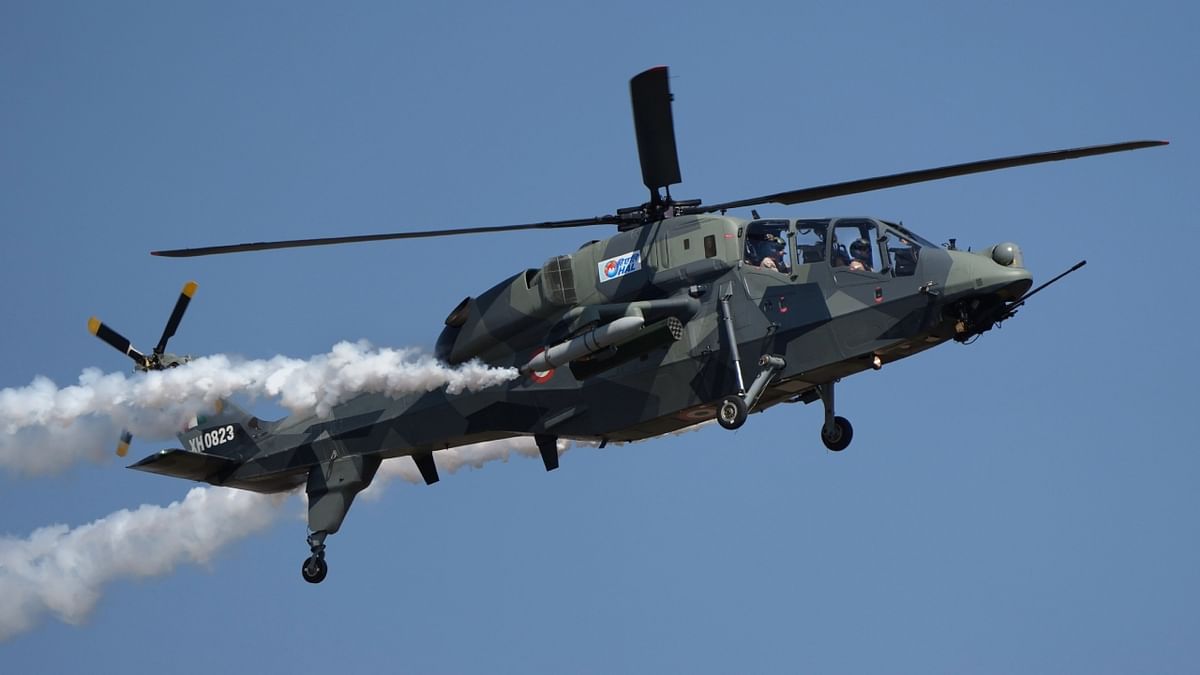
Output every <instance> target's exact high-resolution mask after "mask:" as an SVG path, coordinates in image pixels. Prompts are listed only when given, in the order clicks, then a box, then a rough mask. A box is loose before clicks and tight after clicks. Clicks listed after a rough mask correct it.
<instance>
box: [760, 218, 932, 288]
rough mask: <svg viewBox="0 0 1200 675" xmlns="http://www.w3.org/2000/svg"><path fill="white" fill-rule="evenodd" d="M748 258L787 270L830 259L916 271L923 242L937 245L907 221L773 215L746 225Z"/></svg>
mask: <svg viewBox="0 0 1200 675" xmlns="http://www.w3.org/2000/svg"><path fill="white" fill-rule="evenodd" d="M744 241H745V255H744V258H743V260H744V262H745V263H746V264H748V265H753V266H755V267H760V268H763V269H770V270H775V271H778V272H783V273H787V272H790V271H791V269H792V266H793V264H795V265H811V264H817V263H825V264H828V265H830V266H832V267H844V268H848V269H849V270H851V271H855V272H873V273H878V274H883V273H888V274H891V275H893V276H911V275H912V274H914V273H915V272H916V268H917V260H918V259H919V257H920V252H921V249H922V248H936V245H935V244H932V243H930V242H929V241H927V240H925V239H922V238H921V237H920V236H918V235H916V234H915V233H913V232H911V231H910V230H908V229H907V228H905V227H904V226H903V225H899V224H897V223H889V222H886V221H879V220H875V219H872V218H811V219H800V220H794V221H793V220H784V219H769V220H755V221H751V222H750V223H749V224H747V226H746V235H745V240H744Z"/></svg>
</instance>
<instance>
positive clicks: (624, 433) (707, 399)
mask: <svg viewBox="0 0 1200 675" xmlns="http://www.w3.org/2000/svg"><path fill="white" fill-rule="evenodd" d="M630 94H631V99H632V104H633V118H634V129H635V136H636V139H637V147H638V154H639V158H640V162H641V170H642V179H643V183H644V184H645V186H646V188H647V189H648V190H649V192H650V198H649V200H648V201H646V202H644V203H642V204H640V205H638V206H634V207H629V208H622V209H618V210H617V211H616V212H615V213H612V214H608V215H602V216H595V217H591V218H581V219H573V220H559V221H546V222H536V223H525V224H518V225H503V226H483V227H462V228H456V229H444V230H430V231H410V232H395V233H387V234H373V235H358V236H339V237H328V238H320V239H296V240H286V241H272V242H254V243H244V244H235V245H222V246H209V247H204V248H190V249H175V250H160V251H153V252H152V253H153V255H157V256H167V257H190V256H204V255H214V254H227V253H236V252H246V251H263V250H270V249H284V248H295V247H305V246H322V245H329V244H344V243H355V242H372V241H384V240H393V239H409V238H420V237H440V236H451V235H466V234H473V233H484V232H511V231H517V230H534V229H561V228H573V227H583V226H598V225H609V226H616V228H617V232H616V234H614V235H613V236H610V237H609V238H607V239H603V240H597V241H591V242H589V243H586V244H584V245H583V246H582V247H581V248H580V249H579V250H577V251H575V252H573V253H569V254H564V255H559V256H554V257H552V258H550V259H549V260H547V261H546V262H545V264H543V265H542V266H541V267H540V268H531V269H526V270H523V271H520V272H517V273H516V274H514V275H513V276H511V277H509V278H507V279H505V280H503V281H501V282H500V283H498V284H496V285H495V286H493V287H491V288H490V289H488V290H486V291H484V292H483V293H480V294H478V295H475V296H469V297H467V298H465V299H463V300H462V302H460V303H458V305H457V306H455V307H454V308H453V309H452V310H451V311H450V312H449V313H448V315H447V316H446V318H445V322H444V324H445V325H444V327H443V329H442V331H441V334H440V336H439V337H438V338H437V342H436V347H435V353H436V356H437V358H438V359H440V360H442V361H444V362H446V363H448V364H451V365H454V364H462V363H465V362H468V361H471V360H479V361H482V362H484V363H486V364H488V365H491V366H496V367H509V368H515V369H516V370H517V371H518V372H519V377H517V378H516V379H513V380H512V381H510V382H508V383H506V384H504V385H497V386H494V387H491V388H487V389H482V390H479V391H474V392H470V391H465V392H462V393H457V394H450V393H448V392H447V391H444V390H438V391H431V392H426V393H420V394H413V395H409V396H404V397H400V398H389V397H387V396H384V395H380V394H363V395H360V396H358V397H356V398H353V399H351V400H349V401H347V402H345V403H343V404H341V405H338V406H336V407H335V408H333V410H332V413H331V414H330V415H329V416H328V417H316V416H294V417H289V418H285V419H280V420H275V421H266V420H260V419H258V418H256V417H254V416H252V415H250V414H249V413H247V412H245V411H243V410H241V409H239V408H238V407H237V406H236V405H234V404H232V403H230V402H223V405H222V406H220V408H219V409H218V411H217V413H216V414H215V415H213V416H209V417H207V418H205V419H204V420H203V421H202V422H199V423H197V424H196V425H195V426H193V427H192V428H189V429H187V430H185V431H184V432H183V433H181V434H179V440H180V442H181V444H182V447H181V448H176V449H167V450H162V451H161V452H158V453H155V454H153V455H150V456H149V457H146V458H145V459H142V460H141V461H139V462H136V463H135V464H133V465H131V467H130V468H133V469H138V470H141V471H148V472H151V473H158V474H163V475H167V476H174V477H179V478H186V479H190V480H194V481H202V482H206V483H211V484H213V485H224V486H229V487H234V488H240V489H245V490H253V491H257V492H268V493H270V492H281V491H286V490H293V489H296V488H298V487H300V486H304V489H305V491H306V492H307V494H308V530H309V534H308V542H307V543H308V545H309V557H308V558H307V559H305V561H304V562H303V565H302V566H301V573H302V575H303V578H304V579H305V580H306V581H308V582H311V583H319V582H320V581H322V580H323V579H324V578H325V576H326V574H327V572H328V565H327V563H326V560H325V541H326V537H327V536H328V535H330V534H333V533H336V532H337V531H338V529H339V528H340V527H341V524H342V522H343V520H344V518H345V517H346V514H347V511H348V510H349V508H350V506H351V504H352V502H353V500H354V498H355V495H357V494H358V493H359V492H360V491H361V490H363V489H364V488H366V487H367V486H368V485H369V484H370V483H371V480H372V478H373V477H374V476H375V473H376V470H377V469H378V468H379V466H380V462H381V461H382V460H384V459H387V458H392V457H400V456H405V455H407V456H409V457H411V458H412V460H413V462H414V463H415V464H416V467H417V469H418V470H419V471H420V474H421V476H422V477H423V479H424V481H425V482H426V483H427V484H433V483H436V482H437V481H438V478H439V477H438V470H437V466H436V464H435V462H434V454H435V453H436V452H438V451H439V450H442V449H445V448H451V447H455V446H460V445H465V444H470V443H478V442H483V441H490V440H496V439H503V438H511V437H516V436H527V437H528V436H532V437H533V439H534V440H535V442H536V444H537V446H538V449H539V451H540V454H541V458H542V460H543V464H544V466H545V469H546V470H547V471H550V470H553V469H556V468H557V467H558V465H559V457H558V442H559V440H560V439H571V440H581V441H589V442H595V443H598V444H599V445H600V446H601V447H603V446H604V445H605V444H606V443H609V442H623V441H637V440H641V439H646V438H650V437H654V436H659V435H662V434H666V433H670V432H674V431H678V430H680V429H684V428H687V427H690V426H693V425H696V424H699V423H702V422H706V421H709V420H712V419H714V418H715V419H716V421H717V422H718V424H719V425H720V426H722V427H724V428H725V429H731V430H732V429H737V428H739V427H741V426H742V425H743V424H745V422H746V420H747V417H748V415H749V414H750V413H751V412H759V411H763V410H766V409H768V408H771V407H774V406H776V405H780V404H784V403H804V404H809V403H815V402H820V403H821V406H822V408H823V412H824V414H823V422H822V424H821V425H820V439H821V441H822V443H823V444H824V445H825V447H826V448H828V449H829V450H831V451H841V450H844V449H845V448H846V447H848V446H849V445H850V443H851V440H852V438H853V435H854V429H853V427H852V426H851V424H850V422H849V421H848V420H847V419H846V418H845V417H843V416H841V415H838V414H837V408H836V406H835V401H836V399H835V392H836V390H837V383H838V382H839V381H840V380H842V379H843V378H846V377H848V376H850V375H854V374H856V373H860V372H863V371H866V370H870V369H879V368H881V367H883V366H884V365H886V364H888V363H891V362H893V361H898V360H900V359H903V358H907V357H909V356H912V355H914V354H918V353H920V352H923V351H925V350H927V349H930V348H931V347H936V346H938V345H940V344H943V343H946V342H950V341H957V342H969V341H971V340H972V339H973V338H975V337H977V336H979V335H980V334H982V333H984V332H986V331H988V330H990V329H991V328H992V327H994V326H996V325H997V324H999V323H1001V322H1002V321H1005V320H1007V319H1009V318H1011V317H1013V316H1014V315H1015V314H1016V313H1017V311H1018V309H1019V308H1021V307H1022V306H1023V305H1024V304H1025V303H1026V302H1027V301H1028V300H1029V298H1030V297H1032V296H1033V295H1034V294H1036V293H1038V292H1039V291H1041V290H1042V289H1043V288H1046V287H1047V286H1048V285H1050V284H1052V283H1054V282H1056V281H1058V280H1059V279H1061V278H1063V277H1064V276H1066V275H1067V274H1069V273H1071V272H1073V271H1075V270H1077V269H1079V268H1080V267H1081V266H1082V265H1083V264H1084V263H1083V262H1082V261H1081V262H1080V263H1078V264H1076V265H1075V266H1074V267H1072V268H1071V269H1069V270H1067V271H1066V272H1063V273H1062V274H1059V275H1058V276H1056V277H1054V278H1053V279H1051V280H1050V281H1048V282H1046V283H1044V284H1042V285H1041V286H1039V287H1037V288H1033V276H1032V274H1031V273H1030V271H1029V270H1027V269H1026V268H1025V267H1024V263H1023V259H1022V253H1021V250H1020V248H1019V247H1018V246H1017V245H1016V244H1014V243H1011V242H1005V243H1001V244H997V245H995V246H990V247H988V248H985V249H983V250H980V251H976V252H971V251H963V250H958V248H957V247H956V246H955V245H954V242H953V240H951V242H950V244H948V245H945V246H939V245H936V244H934V243H932V242H930V241H929V240H927V239H925V238H923V237H921V236H920V235H919V234H917V233H916V232H914V231H913V230H911V229H909V228H907V227H905V226H903V225H901V224H900V223H897V222H893V221H888V220H880V219H876V218H868V217H844V218H817V219H813V218H779V217H772V218H761V217H759V215H758V213H757V211H752V213H751V215H752V218H751V219H749V220H747V219H743V218H737V217H733V216H730V215H727V214H728V212H729V211H731V210H733V209H741V208H748V207H757V206H760V205H764V204H780V205H793V204H801V203H807V202H813V201H817V200H821V199H827V198H830V197H837V196H841V195H850V194H856V193H862V192H869V191H873V190H881V189H885V188H891V187H897V186H901V185H909V184H913V183H921V182H926V181H933V180H940V179H944V178H950V177H954V176H962V175H967V174H973V173H980V172H985V171H994V170H998V169H1005V168H1011V167H1018V166H1023V165H1030V164H1038V163H1043V162H1052V161H1059V160H1066V159H1074V158H1081V157H1088V156H1093V155H1102V154H1107V153H1115V152H1122V151H1128V150H1135V149H1140V148H1148V147H1152V146H1157V145H1165V144H1166V142H1165V141H1130V142H1123V143H1115V144H1109V145H1098V146H1091V147H1083V148H1074V149H1066V150H1055V151H1050V152H1040V153H1034V154H1026V155H1016V156H1010V157H1003V158H997V159H987V160H982V161H975V162H968V163H964V164H956V165H951V166H943V167H937V168H932V169H923V170H918V171H910V172H905V173H899V174H891V175H884V176H876V177H872V178H865V179H859V180H851V181H845V182H840V183H832V184H828V185H821V186H816V187H807V188H801V189H797V190H790V191H786V192H779V193H774V194H769V195H764V196H760V197H752V198H748V199H739V200H734V201H726V202H718V203H714V204H704V203H702V202H701V200H698V199H689V200H676V199H674V198H673V197H672V196H671V192H670V187H671V186H672V185H676V184H679V183H680V182H681V175H680V170H679V162H678V157H677V154H676V145H675V132H674V122H673V118H672V111H671V104H672V95H671V93H670V90H669V86H668V72H667V68H666V67H656V68H652V69H650V70H647V71H645V72H643V73H640V74H639V75H637V76H635V77H634V78H633V79H632V80H631V82H630ZM189 288H190V290H188V289H189ZM194 290H195V289H194V286H191V287H185V294H184V295H186V296H187V297H188V298H190V297H191V292H192V291H194ZM180 303H181V304H177V308H176V309H177V313H173V314H172V317H171V320H170V321H169V322H168V327H167V328H168V330H167V331H165V332H164V337H163V340H162V341H160V343H159V348H156V350H155V351H154V352H153V355H152V356H149V357H147V356H144V355H142V354H141V353H140V352H136V350H134V351H132V352H131V351H130V349H132V347H130V345H129V341H128V340H126V339H125V338H123V337H122V336H120V335H119V334H118V333H116V331H113V330H112V329H111V328H108V327H106V326H103V324H101V323H99V322H98V321H96V320H95V319H93V321H92V322H91V324H90V325H91V326H92V327H93V329H92V332H93V333H96V334H97V335H98V336H99V337H100V338H101V339H104V340H105V341H106V342H108V343H109V344H111V345H113V346H115V347H117V349H119V350H121V351H123V352H125V353H126V354H127V355H129V356H131V358H133V359H134V361H135V366H136V367H138V368H139V369H156V368H163V367H169V366H171V365H177V364H178V363H180V362H182V361H183V360H184V359H186V357H182V358H176V357H170V358H166V357H167V355H165V354H164V353H162V349H161V348H162V347H164V346H165V344H166V338H167V337H169V336H168V335H167V333H172V334H173V333H174V329H175V327H177V326H178V323H179V316H181V315H182V309H180V307H183V308H186V306H187V303H186V301H184V300H182V299H181V300H180ZM177 314H178V315H177Z"/></svg>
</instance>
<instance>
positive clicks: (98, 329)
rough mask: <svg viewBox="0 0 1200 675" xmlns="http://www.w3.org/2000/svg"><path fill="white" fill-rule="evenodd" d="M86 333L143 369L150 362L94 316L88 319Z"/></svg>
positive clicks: (122, 336) (121, 336)
mask: <svg viewBox="0 0 1200 675" xmlns="http://www.w3.org/2000/svg"><path fill="white" fill-rule="evenodd" d="M88 331H89V332H91V334H92V335H95V336H96V337H98V338H100V339H101V340H104V341H105V342H107V343H108V344H110V345H112V346H113V347H114V348H116V350H117V351H119V352H121V353H122V354H124V355H126V356H128V357H129V358H131V359H133V360H134V362H135V363H137V364H138V365H140V366H142V367H143V368H144V367H147V366H148V365H149V363H150V361H149V359H147V358H146V355H145V354H143V353H141V352H139V351H138V350H137V349H135V348H134V346H133V345H132V344H130V342H129V339H128V338H126V337H125V336H124V335H121V334H120V333H118V332H117V331H115V330H113V329H111V328H109V327H108V326H106V325H104V323H103V322H102V321H100V319H97V318H96V317H94V316H93V317H92V318H90V319H88Z"/></svg>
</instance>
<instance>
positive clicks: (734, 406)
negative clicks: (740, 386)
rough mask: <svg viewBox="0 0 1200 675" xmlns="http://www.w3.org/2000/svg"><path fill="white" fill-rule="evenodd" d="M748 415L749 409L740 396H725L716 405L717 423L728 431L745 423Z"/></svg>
mask: <svg viewBox="0 0 1200 675" xmlns="http://www.w3.org/2000/svg"><path fill="white" fill-rule="evenodd" d="M749 415H750V410H749V408H747V407H746V402H745V401H743V400H742V397H741V396H726V397H725V398H723V399H721V403H720V404H719V405H718V406H717V424H720V425H721V426H722V427H725V428H726V429H729V430H730V431H733V430H734V429H738V428H740V427H741V426H742V425H743V424H745V423H746V417H747V416H749Z"/></svg>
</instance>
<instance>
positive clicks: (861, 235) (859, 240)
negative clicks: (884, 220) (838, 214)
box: [830, 219, 881, 272]
mask: <svg viewBox="0 0 1200 675" xmlns="http://www.w3.org/2000/svg"><path fill="white" fill-rule="evenodd" d="M877 238H878V230H877V227H876V225H875V221H873V220H851V219H843V220H839V221H837V225H836V226H835V227H834V229H833V246H832V251H831V254H830V255H831V258H832V259H831V262H832V264H833V266H834V267H845V268H848V269H849V270H850V271H852V272H879V271H880V267H881V266H880V265H879V262H878V261H877V260H876V257H877V256H876V252H877V250H878V249H877V248H876V241H877Z"/></svg>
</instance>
